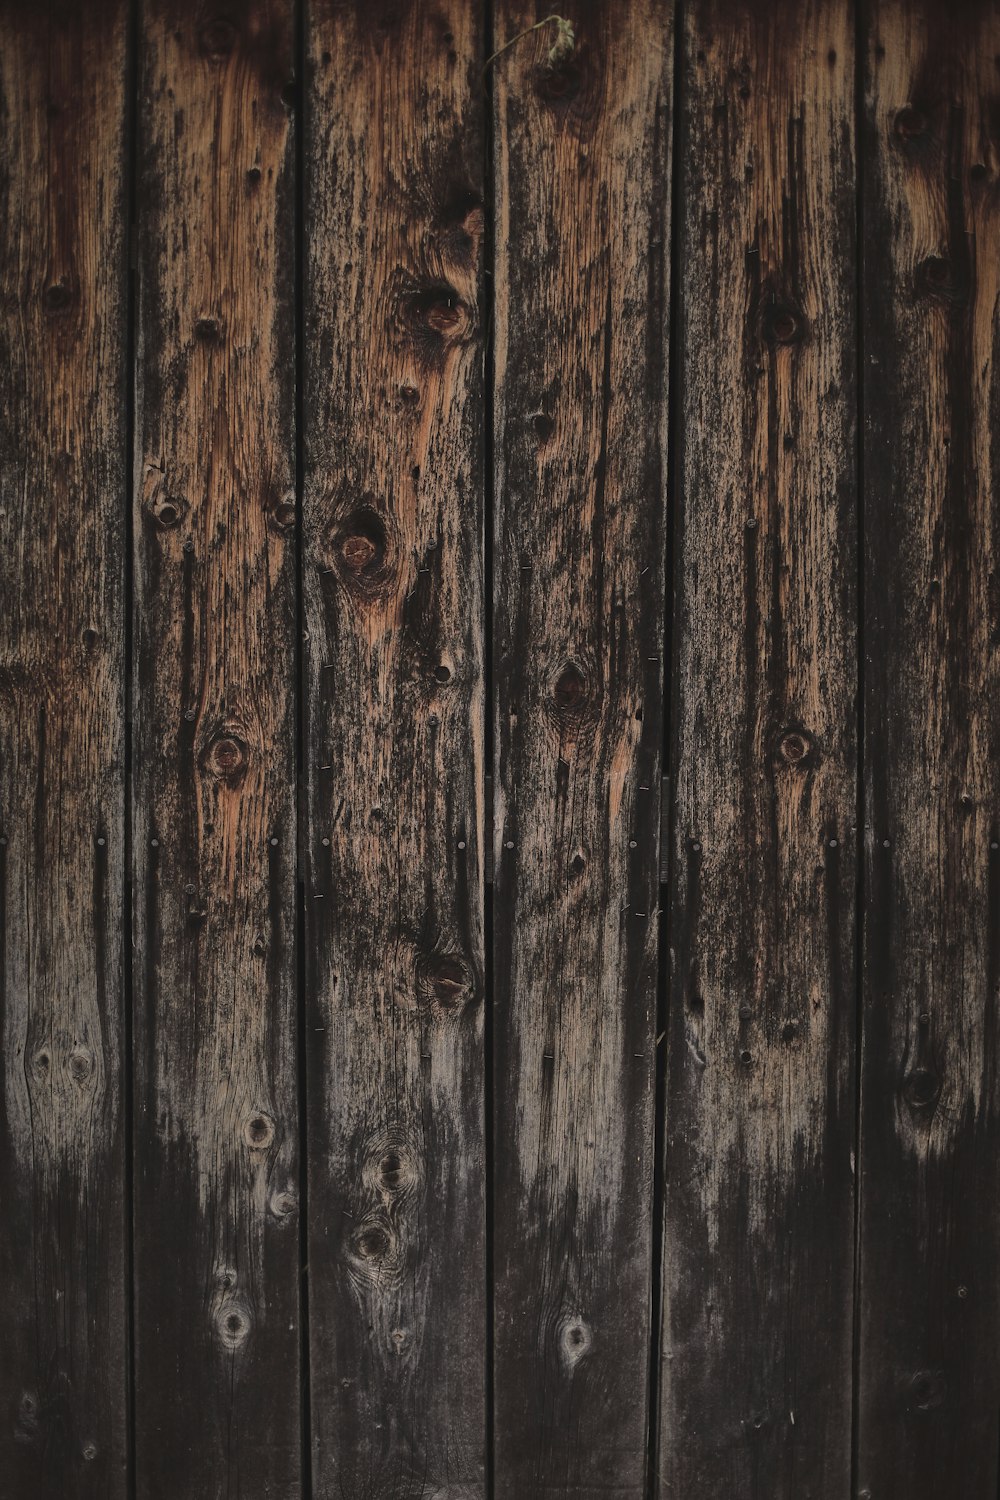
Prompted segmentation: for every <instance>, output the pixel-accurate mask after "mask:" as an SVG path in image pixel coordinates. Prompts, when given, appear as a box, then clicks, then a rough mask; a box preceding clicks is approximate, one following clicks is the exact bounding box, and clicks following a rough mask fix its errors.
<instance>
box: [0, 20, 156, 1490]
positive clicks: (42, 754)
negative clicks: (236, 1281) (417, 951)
mask: <svg viewBox="0 0 1000 1500" xmlns="http://www.w3.org/2000/svg"><path fill="white" fill-rule="evenodd" d="M125 107H126V106H125V7H124V5H116V4H112V3H108V4H98V5H94V6H91V7H88V8H82V7H81V8H79V9H77V8H76V7H74V6H71V5H59V4H53V5H46V6H34V7H32V6H28V5H22V4H15V3H13V0H4V3H3V4H2V5H0V598H2V600H3V606H2V608H0V1028H2V1047H3V1083H2V1089H0V1216H2V1217H0V1286H2V1287H3V1297H2V1300H0V1350H2V1354H0V1492H2V1494H3V1495H4V1497H5V1500H21V1497H30V1500H49V1497H51V1500H76V1497H98V1496H100V1497H101V1500H115V1497H119V1496H122V1497H123V1496H124V1494H125V1454H126V1437H127V1435H126V1406H127V1403H126V1369H127V1344H126V1323H125V1318H126V1313H125V1306H126V1286H127V1279H126V1260H125V1248H124V1231H125V1215H124V1208H123V1166H124V1155H123V1109H122V1095H123V1076H124V1075H123V1058H122V1011H123V998H122V974H123V966H122V954H123V946H122V937H123V932H122V911H123V890H122V887H123V874H124V862H125V849H124V836H125V767H124V747H125V698H124V668H123V639H124V631H123V619H124V572H125V442H126V408H125V401H124V395H125V384H124V375H125V313H126V302H125V286H126V271H125V258H124V255H125V251H124V228H125V211H124V206H125V197H124V180H125V179H124V170H123V166H124V133H125Z"/></svg>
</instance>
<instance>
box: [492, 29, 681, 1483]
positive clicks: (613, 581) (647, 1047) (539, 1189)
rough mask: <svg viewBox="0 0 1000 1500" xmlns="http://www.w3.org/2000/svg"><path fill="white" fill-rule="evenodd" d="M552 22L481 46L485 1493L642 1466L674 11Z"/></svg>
mask: <svg viewBox="0 0 1000 1500" xmlns="http://www.w3.org/2000/svg"><path fill="white" fill-rule="evenodd" d="M534 19H535V13H534V11H533V9H532V8H529V7H527V6H525V5H523V4H521V3H517V0H501V3H499V4H498V5H497V6H496V7H495V25H496V30H495V35H494V46H499V45H500V44H501V43H502V42H503V41H504V40H506V39H508V38H510V37H513V36H514V35H516V34H517V33H518V32H519V31H520V30H521V29H522V28H524V27H525V26H527V25H528V24H529V23H530V22H531V21H533V20H534ZM553 45H554V38H553V34H552V29H551V28H549V29H548V30H547V31H546V32H539V33H536V34H535V35H533V36H531V37H530V38H526V39H524V40H522V41H520V42H518V43H517V44H515V46H513V47H512V48H510V49H509V50H508V51H507V52H506V53H504V54H502V55H501V56H500V57H498V58H497V60H496V62H495V64H494V67H493V90H494V130H495V147H494V161H493V167H494V184H495V186H494V210H495V214H496V227H495V287H496V291H495V304H494V319H495V327H496V344H495V367H496V385H495V391H496V395H495V402H496V405H495V418H494V442H495V469H494V480H495V516H494V528H493V545H494V553H493V562H494V585H493V586H494V600H495V603H494V610H495V613H494V644H493V659H494V671H495V682H496V687H495V698H494V713H495V748H494V758H493V764H494V784H495V787H496V810H495V819H494V848H495V851H496V877H495V878H496V884H495V927H494V987H495V1011H494V1037H495V1048H494V1054H495V1062H494V1078H495V1096H496V1108H495V1115H494V1133H493V1139H494V1144H495V1150H494V1157H493V1171H494V1175H495V1194H494V1213H493V1229H494V1256H495V1266H496V1284H495V1297H496V1323H495V1350H496V1352H495V1376H494V1378H495V1395H496V1400H495V1423H496V1436H495V1443H496V1480H495V1483H496V1495H497V1496H498V1500H507V1497H510V1500H515V1497H516V1500H529V1497H532V1500H534V1497H539V1500H540V1497H542V1496H550V1495H553V1494H556V1493H559V1494H565V1495H574V1496H580V1497H590V1496H596V1495H598V1494H601V1495H603V1494H606V1493H607V1492H608V1490H609V1489H614V1490H615V1492H616V1493H620V1494H622V1495H630V1496H640V1495H642V1494H643V1493H644V1490H645V1485H646V1471H647V1423H648V1410H647V1408H648V1375H649V1370H648V1361H649V1317H650V1297H651V1283H652V1243H653V1191H652V1184H653V1104H654V1079H655V1072H656V1067H655V1045H656V1037H655V1019H656V973H657V933H658V922H657V911H658V893H659V885H658V880H659V837H658V835H659V787H660V774H661V768H660V741H661V730H662V703H663V670H664V668H663V619H664V612H665V611H664V587H663V578H664V550H665V548H664V543H665V534H666V524H665V515H666V505H665V458H666V399H667V396H666V348H667V345H666V336H667V330H666V299H667V261H668V256H669V206H670V184H669V175H668V150H669V144H670V119H671V114H670V109H671V88H670V80H671V60H672V54H671V28H670V16H669V12H668V11H667V10H666V8H664V7H663V6H660V5H658V4H655V3H652V0H643V3H641V4H634V5H633V4H625V3H624V0H607V3H605V0H602V3H599V4H594V5H591V6H588V7H587V9H586V12H585V14H584V15H583V16H581V18H580V25H579V27H578V31H577V36H576V41H575V45H574V48H573V50H572V52H571V53H570V54H569V55H568V56H566V57H564V58H563V57H560V56H559V55H558V52H557V54H556V55H555V56H550V50H551V48H552V47H553Z"/></svg>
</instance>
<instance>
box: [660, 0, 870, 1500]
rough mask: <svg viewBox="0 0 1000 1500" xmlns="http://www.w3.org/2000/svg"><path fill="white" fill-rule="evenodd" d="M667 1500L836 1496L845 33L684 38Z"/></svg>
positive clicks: (846, 571)
mask: <svg viewBox="0 0 1000 1500" xmlns="http://www.w3.org/2000/svg"><path fill="white" fill-rule="evenodd" d="M680 45H681V47H682V49H683V51H682V59H681V74H680V82H679V89H680V124H679V129H678V140H677V146H676V160H677V162H678V169H679V170H680V171H681V172H682V174H683V175H682V180H681V184H680V193H681V203H682V214H681V222H680V224H679V226H678V254H677V265H676V270H677V274H678V276H679V277H680V283H679V289H678V290H679V299H680V312H679V327H678V368H677V371H676V379H677V381H678V385H679V390H680V396H679V411H678V421H677V425H676V430H675V433H674V439H675V443H676V448H675V454H674V458H675V463H676V465H677V470H676V472H677V480H678V494H677V502H676V525H677V530H676V540H675V561H676V577H675V584H676V609H675V616H674V668H673V671H674V677H673V698H672V704H673V712H672V720H673V725H672V738H673V746H672V756H673V776H674V788H675V798H676V801H675V807H674V816H673V845H672V861H671V868H670V881H671V899H670V912H669V922H668V932H669V937H670V959H671V990H670V994H671V1000H670V1023H669V1034H668V1039H667V1046H668V1054H667V1055H668V1066H667V1092H666V1120H667V1141H666V1153H665V1159H666V1213H665V1228H664V1326H663V1331H662V1345H661V1360H662V1403H661V1430H660V1450H659V1494H660V1495H662V1496H664V1497H666V1496H670V1497H675V1496H676V1497H678V1500H717V1497H719V1496H723V1495H739V1496H741V1497H745V1500H751V1497H753V1500H778V1497H779V1496H780V1497H785V1500H807V1497H817V1500H818V1497H833V1496H846V1495H847V1494H848V1493H849V1485H850V1463H851V1336H852V1256H853V1227H854V1226H853V1221H854V1209H853V1188H852V1175H851V1166H852V1145H853V1135H854V1096H853V1088H852V1056H853V1038H854V1029H855V984H854V962H853V943H854V880H855V859H854V831H853V828H852V825H853V824H854V822H855V810H856V718H855V698H856V659H855V632H856V612H855V606H856V600H855V593H856V591H855V571H856V541H855V528H856V524H857V514H856V505H855V490H856V474H855V441H854V422H855V407H854V400H855V363H856V344H855V319H854V287H855V254H854V216H855V202H854V189H855V177H854V145H853V118H854V32H853V21H852V14H851V9H850V7H849V5H848V4H847V3H846V0H810V3H807V4H799V3H792V0H781V3H778V4H774V5H757V4H752V5H738V4H729V3H724V0H694V3H692V4H691V5H689V6H688V7H687V11H686V16H685V24H684V30H683V38H682V40H681V42H680Z"/></svg>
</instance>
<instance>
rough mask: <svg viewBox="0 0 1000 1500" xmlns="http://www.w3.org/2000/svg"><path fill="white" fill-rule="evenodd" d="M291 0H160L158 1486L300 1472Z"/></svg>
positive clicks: (156, 88) (151, 413) (146, 343)
mask: <svg viewBox="0 0 1000 1500" xmlns="http://www.w3.org/2000/svg"><path fill="white" fill-rule="evenodd" d="M292 21H293V17H292V7H291V4H290V0H245V3H243V4H241V5H240V6H239V7H238V8H237V9H234V10H232V11H229V12H227V13H226V15H225V16H222V15H218V14H214V13H206V12H205V11H203V9H202V8H201V6H200V5H199V4H197V3H195V0H171V3H167V0H148V3H144V4H143V6H142V14H141V25H140V32H139V88H140V117H139V131H140V152H141V154H140V161H139V185H138V204H137V214H138V247H137V251H138V267H137V269H138V338H139V347H138V369H137V392H136V439H135V443H136V446H135V514H134V536H135V549H134V551H135V557H134V568H135V643H136V652H135V699H134V701H135V711H136V717H135V741H134V757H135V761H134V764H135V777H134V799H133V818H134V889H135V980H136V1031H135V1040H136V1045H135V1165H136V1177H135V1275H136V1314H135V1358H136V1377H135V1378H136V1448H137V1488H138V1493H139V1494H140V1495H141V1496H142V1497H143V1500H154V1497H159V1496H162V1497H164V1500H168V1497H169V1500H179V1497H181V1496H185V1497H186V1496H192V1497H193V1496H196V1495H197V1496H202V1495H205V1496H209V1495H210V1496H213V1497H214V1496H216V1495H218V1496H226V1497H227V1500H228V1497H234V1496H236V1495H239V1496H240V1497H241V1500H257V1497H260V1500H264V1497H265V1496H267V1497H269V1500H270V1497H276V1496H280V1497H281V1500H291V1497H293V1496H295V1495H297V1494H298V1493H299V1469H300V1432H299V1347H298V1299H299V1278H298V1242H297V1233H298V1230H297V1175H298V1165H297V1127H298V1118H297V1103H296V1009H295V990H294V983H295V965H294V938H295V931H294V882H295V857H296V807H295V691H294V690H295V672H296V647H295V576H296V567H295V529H296V505H295V491H294V477H295V476H294V415H293V398H294V306H293V271H294V264H295V262H294V243H293V230H294V195H293V183H294V171H293V159H294V153H293V126H292V118H291V113H290V108H289V102H286V101H290V100H291V97H292V96H291V95H290V94H289V92H288V84H289V80H290V79H291V75H292V37H293V24H292Z"/></svg>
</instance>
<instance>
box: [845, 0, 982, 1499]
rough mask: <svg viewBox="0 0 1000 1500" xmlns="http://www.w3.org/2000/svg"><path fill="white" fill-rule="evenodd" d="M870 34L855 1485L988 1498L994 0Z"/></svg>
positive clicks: (912, 15)
mask: <svg viewBox="0 0 1000 1500" xmlns="http://www.w3.org/2000/svg"><path fill="white" fill-rule="evenodd" d="M866 45H867V52H866V58H865V72H866V111H865V158H864V182H865V191H864V206H863V215H864V217H863V224H864V245H865V259H864V315H865V364H864V393H863V394H864V411H865V460H864V464H865V541H866V548H865V557H866V567H865V647H866V669H865V726H866V729H865V798H866V869H867V890H868V904H867V912H866V923H865V929H866V937H865V1012H864V1054H863V1074H862V1133H861V1194H862V1221H861V1222H862V1232H861V1302H860V1309H861V1311H860V1341H861V1342H860V1370H859V1422H858V1431H859V1461H858V1483H859V1490H858V1494H859V1495H860V1496H866V1497H869V1496H870V1497H877V1496H879V1495H887V1494H900V1495H902V1494H905V1495H907V1496H908V1497H912V1500H923V1497H927V1500H930V1497H931V1496H934V1497H937V1496H941V1495H963V1496H965V1495H968V1496H969V1497H970V1500H971V1497H989V1500H994V1497H995V1496H996V1493H997V1479H998V1475H997V1451H998V1426H997V1414H998V1410H1000V1284H998V1280H997V1275H996V1262H997V1254H998V1251H1000V1171H998V1157H997V1143H998V1140H1000V1132H998V1127H1000V1082H998V1072H997V1035H998V1033H997V1004H998V998H1000V996H998V986H1000V795H998V794H1000V769H998V767H1000V759H998V756H1000V720H998V716H997V700H998V695H1000V670H998V661H997V642H998V639H1000V636H998V627H997V606H998V593H997V589H998V577H1000V573H998V568H1000V561H998V560H1000V529H998V527H1000V523H998V516H997V496H998V494H1000V366H998V356H1000V315H998V294H1000V197H998V189H997V181H998V172H1000V102H998V101H1000V72H998V66H1000V11H998V9H997V7H996V6H995V5H993V4H989V3H985V0H984V3H979V4H977V3H970V4H967V5H949V4H946V3H944V0H906V3H905V4H904V3H902V0H879V3H877V4H873V5H872V7H871V9H870V13H869V16H868V25H867V27H866Z"/></svg>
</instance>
